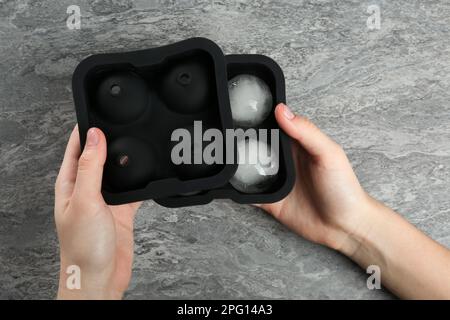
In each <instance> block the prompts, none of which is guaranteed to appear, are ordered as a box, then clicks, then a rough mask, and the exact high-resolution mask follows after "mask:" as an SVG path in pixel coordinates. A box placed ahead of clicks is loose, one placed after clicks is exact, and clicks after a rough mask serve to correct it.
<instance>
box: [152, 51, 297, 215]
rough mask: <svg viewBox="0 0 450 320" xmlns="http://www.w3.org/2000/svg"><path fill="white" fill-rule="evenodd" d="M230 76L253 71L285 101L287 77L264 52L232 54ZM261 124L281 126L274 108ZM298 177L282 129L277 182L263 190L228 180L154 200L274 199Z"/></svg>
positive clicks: (278, 100) (190, 203) (187, 202)
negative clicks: (192, 192)
mask: <svg viewBox="0 0 450 320" xmlns="http://www.w3.org/2000/svg"><path fill="white" fill-rule="evenodd" d="M226 61H227V78H228V79H231V78H233V77H234V76H236V75H239V74H251V75H255V76H257V77H259V78H260V79H262V80H264V81H265V82H266V83H267V84H268V86H269V87H270V89H271V91H272V96H273V101H274V106H273V108H274V109H275V105H276V104H277V103H281V102H283V103H285V102H286V92H285V91H286V90H285V80H284V75H283V72H282V70H281V68H280V67H279V66H278V64H277V63H276V62H275V61H273V60H272V59H270V58H268V57H266V56H262V55H229V56H226ZM258 128H267V129H279V126H278V125H277V123H276V121H275V116H274V112H273V111H272V113H271V115H270V116H269V118H268V119H267V120H266V121H264V123H263V124H262V125H261V126H260V127H258ZM294 180H295V168H294V165H293V161H292V154H291V141H290V138H289V137H288V136H286V134H284V133H283V132H282V131H281V130H280V168H279V173H278V177H277V180H276V182H275V183H274V184H273V185H272V187H271V188H270V189H269V190H267V191H266V192H264V193H259V194H244V193H241V192H239V191H237V190H235V189H234V188H233V187H232V186H231V185H230V184H229V183H224V184H223V185H222V186H220V187H218V188H215V189H209V190H208V189H203V191H201V192H199V193H197V194H195V195H189V196H187V195H185V196H183V195H176V196H172V197H165V198H159V199H157V200H155V201H156V202H157V203H159V204H160V205H163V206H166V207H171V208H174V207H182V206H193V205H202V204H207V203H209V202H211V201H212V200H214V199H232V200H233V201H235V202H238V203H243V204H244V203H245V204H252V203H272V202H276V201H279V200H281V199H283V198H284V197H285V196H286V195H287V194H288V193H289V192H290V191H291V189H292V187H293V185H294Z"/></svg>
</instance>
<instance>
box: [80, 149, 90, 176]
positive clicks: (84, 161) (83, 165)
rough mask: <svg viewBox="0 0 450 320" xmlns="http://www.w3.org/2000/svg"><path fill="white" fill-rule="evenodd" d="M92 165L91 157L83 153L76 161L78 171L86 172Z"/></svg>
mask: <svg viewBox="0 0 450 320" xmlns="http://www.w3.org/2000/svg"><path fill="white" fill-rule="evenodd" d="M91 163H92V157H91V156H90V155H89V153H86V152H84V153H83V154H82V155H81V156H80V159H78V170H79V171H86V170H88V169H89V168H90V167H91Z"/></svg>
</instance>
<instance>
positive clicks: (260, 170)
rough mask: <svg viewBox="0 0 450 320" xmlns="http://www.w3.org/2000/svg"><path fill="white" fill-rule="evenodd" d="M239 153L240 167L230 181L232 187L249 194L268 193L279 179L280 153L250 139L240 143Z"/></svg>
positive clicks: (261, 142)
mask: <svg viewBox="0 0 450 320" xmlns="http://www.w3.org/2000/svg"><path fill="white" fill-rule="evenodd" d="M237 153H238V154H237V156H238V163H239V165H238V169H237V171H236V173H235V174H234V176H233V177H232V178H231V179H230V183H231V185H232V186H233V187H234V188H235V189H236V190H238V191H240V192H243V193H248V194H251V193H262V192H264V191H267V190H268V189H269V188H270V187H271V186H272V184H273V183H274V181H275V180H276V178H277V174H278V169H279V155H278V152H277V151H276V150H274V148H270V149H269V147H268V145H267V143H265V142H263V141H259V140H256V139H253V138H250V139H243V140H240V141H238V143H237ZM256 155H257V157H256ZM244 157H245V158H244Z"/></svg>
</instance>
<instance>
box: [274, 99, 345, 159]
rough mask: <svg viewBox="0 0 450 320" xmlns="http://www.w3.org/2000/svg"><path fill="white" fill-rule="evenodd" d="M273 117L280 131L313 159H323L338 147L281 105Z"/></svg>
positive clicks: (317, 129) (306, 120) (310, 124)
mask: <svg viewBox="0 0 450 320" xmlns="http://www.w3.org/2000/svg"><path fill="white" fill-rule="evenodd" d="M275 117H276V119H277V122H278V124H279V125H280V127H281V129H283V130H284V132H286V133H287V134H288V135H289V136H290V137H291V138H293V139H295V140H296V141H297V142H298V143H300V145H301V146H302V147H303V148H304V149H305V150H306V152H307V153H309V154H310V155H311V156H313V157H317V158H323V157H324V156H326V155H328V154H331V153H333V152H334V150H336V149H337V148H338V147H339V146H338V145H337V143H336V142H334V141H333V140H332V139H331V138H329V137H328V136H327V135H326V134H325V133H323V132H322V131H320V129H319V128H317V127H316V125H314V123H312V122H311V121H309V120H308V119H307V118H304V117H300V116H297V115H295V114H294V113H293V112H292V111H291V110H290V109H289V108H288V106H286V105H285V104H283V103H280V104H279V105H278V106H277V107H276V109H275Z"/></svg>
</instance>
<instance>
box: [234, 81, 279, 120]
mask: <svg viewBox="0 0 450 320" xmlns="http://www.w3.org/2000/svg"><path fill="white" fill-rule="evenodd" d="M228 92H229V95H230V105H231V113H232V116H233V121H234V124H235V125H236V126H238V127H256V126H258V125H259V124H261V123H262V122H263V121H264V120H265V119H266V118H267V117H268V115H269V114H270V112H271V111H272V107H273V98H272V93H271V92H270V89H269V86H268V85H267V84H266V83H265V82H264V81H263V80H261V79H260V78H258V77H255V76H253V75H249V74H241V75H238V76H236V77H234V78H232V79H231V80H230V81H228Z"/></svg>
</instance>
